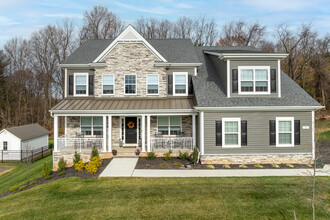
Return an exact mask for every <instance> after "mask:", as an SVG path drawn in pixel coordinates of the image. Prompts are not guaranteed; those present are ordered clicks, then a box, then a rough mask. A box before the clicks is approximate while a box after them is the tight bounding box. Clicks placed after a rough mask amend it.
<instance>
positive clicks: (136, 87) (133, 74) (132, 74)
mask: <svg viewBox="0 0 330 220" xmlns="http://www.w3.org/2000/svg"><path fill="white" fill-rule="evenodd" d="M126 76H135V93H126ZM127 85H133V84H127ZM137 85H138V84H137V77H136V74H135V73H131V74H124V95H137V90H138V86H137Z"/></svg>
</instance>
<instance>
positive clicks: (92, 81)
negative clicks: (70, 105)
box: [88, 75, 94, 95]
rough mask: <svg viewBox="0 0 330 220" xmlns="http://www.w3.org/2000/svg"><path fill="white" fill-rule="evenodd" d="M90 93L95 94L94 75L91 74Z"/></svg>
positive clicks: (89, 81)
mask: <svg viewBox="0 0 330 220" xmlns="http://www.w3.org/2000/svg"><path fill="white" fill-rule="evenodd" d="M88 84H89V85H88V95H94V75H89V80H88Z"/></svg>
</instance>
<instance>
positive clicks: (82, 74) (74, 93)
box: [73, 73, 89, 96]
mask: <svg viewBox="0 0 330 220" xmlns="http://www.w3.org/2000/svg"><path fill="white" fill-rule="evenodd" d="M76 76H86V94H77V93H76V92H77V88H76ZM88 78H89V74H88V73H73V96H88V94H89V91H88V89H89V88H88V87H89V79H88ZM79 85H80V84H79Z"/></svg>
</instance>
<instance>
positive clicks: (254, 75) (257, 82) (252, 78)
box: [238, 66, 270, 94]
mask: <svg viewBox="0 0 330 220" xmlns="http://www.w3.org/2000/svg"><path fill="white" fill-rule="evenodd" d="M238 71H239V72H238V79H239V88H238V89H239V90H238V92H239V93H240V94H270V67H269V66H255V67H252V66H239V67H238Z"/></svg>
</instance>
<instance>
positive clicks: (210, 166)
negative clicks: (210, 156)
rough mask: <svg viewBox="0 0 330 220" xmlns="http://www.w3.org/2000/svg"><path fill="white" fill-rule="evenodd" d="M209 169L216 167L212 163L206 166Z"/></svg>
mask: <svg viewBox="0 0 330 220" xmlns="http://www.w3.org/2000/svg"><path fill="white" fill-rule="evenodd" d="M206 167H207V168H208V169H214V168H215V167H214V166H213V165H211V164H209V165H207V166H206Z"/></svg>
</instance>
